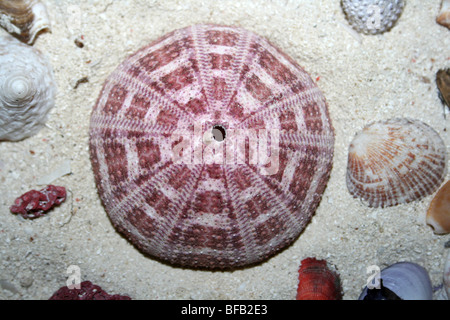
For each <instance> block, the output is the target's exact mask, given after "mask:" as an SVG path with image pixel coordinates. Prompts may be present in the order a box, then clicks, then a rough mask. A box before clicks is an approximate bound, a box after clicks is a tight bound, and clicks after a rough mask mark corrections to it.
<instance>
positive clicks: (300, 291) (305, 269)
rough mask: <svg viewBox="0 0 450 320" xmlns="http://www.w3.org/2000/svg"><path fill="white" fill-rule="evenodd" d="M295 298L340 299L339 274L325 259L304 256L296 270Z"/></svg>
mask: <svg viewBox="0 0 450 320" xmlns="http://www.w3.org/2000/svg"><path fill="white" fill-rule="evenodd" d="M298 279H299V284H298V288H297V298H296V299H297V300H341V299H342V288H341V281H340V279H339V275H338V274H337V273H336V272H334V271H332V270H331V269H330V268H329V267H328V266H327V262H326V261H325V260H317V259H316V258H306V259H304V260H303V261H302V262H301V266H300V269H299V270H298Z"/></svg>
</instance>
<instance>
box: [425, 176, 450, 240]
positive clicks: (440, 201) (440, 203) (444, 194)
mask: <svg viewBox="0 0 450 320" xmlns="http://www.w3.org/2000/svg"><path fill="white" fill-rule="evenodd" d="M426 221H427V224H428V225H430V226H431V227H432V228H433V230H434V233H436V234H446V233H450V181H447V183H446V184H444V186H443V187H442V188H440V189H439V191H438V192H437V193H436V195H435V196H434V198H433V200H432V201H431V203H430V207H429V208H428V211H427V220H426Z"/></svg>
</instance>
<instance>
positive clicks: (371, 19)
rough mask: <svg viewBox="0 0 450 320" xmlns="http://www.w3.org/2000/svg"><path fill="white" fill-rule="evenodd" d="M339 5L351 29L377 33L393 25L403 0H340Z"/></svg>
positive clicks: (400, 10)
mask: <svg viewBox="0 0 450 320" xmlns="http://www.w3.org/2000/svg"><path fill="white" fill-rule="evenodd" d="M341 6H342V10H343V11H344V13H345V16H346V18H347V21H348V22H349V24H350V25H351V26H352V27H353V29H355V30H356V31H358V32H361V33H364V34H379V33H383V32H385V31H388V30H390V29H391V28H392V27H393V26H394V25H395V23H396V22H397V20H398V18H399V17H400V15H401V13H402V11H403V7H404V6H405V3H404V1H403V0H342V1H341Z"/></svg>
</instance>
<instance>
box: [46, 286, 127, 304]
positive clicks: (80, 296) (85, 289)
mask: <svg viewBox="0 0 450 320" xmlns="http://www.w3.org/2000/svg"><path fill="white" fill-rule="evenodd" d="M49 300H131V298H130V297H128V296H121V295H118V294H115V295H110V294H108V293H107V292H106V291H104V290H103V289H102V288H101V287H100V286H97V285H95V284H92V282H90V281H83V282H81V283H80V289H75V288H74V289H69V288H68V287H67V286H64V287H61V288H60V289H59V290H58V291H56V292H55V293H54V294H53V295H52V296H51V297H50V299H49Z"/></svg>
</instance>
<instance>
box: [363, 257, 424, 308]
mask: <svg viewBox="0 0 450 320" xmlns="http://www.w3.org/2000/svg"><path fill="white" fill-rule="evenodd" d="M380 279H381V281H380V283H379V284H378V286H377V287H374V288H370V289H368V288H367V287H365V288H364V289H363V291H362V292H361V295H360V296H359V300H431V299H432V298H433V289H432V286H431V280H430V276H429V275H428V272H427V270H425V268H423V267H422V266H420V265H418V264H416V263H413V262H398V263H395V264H393V265H391V266H389V267H387V268H385V269H383V270H381V274H380Z"/></svg>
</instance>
